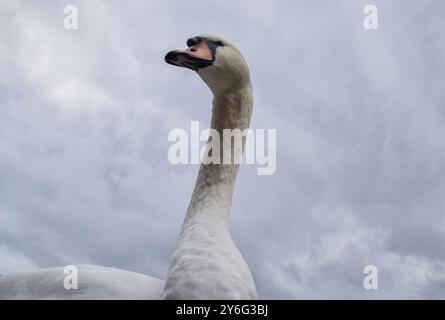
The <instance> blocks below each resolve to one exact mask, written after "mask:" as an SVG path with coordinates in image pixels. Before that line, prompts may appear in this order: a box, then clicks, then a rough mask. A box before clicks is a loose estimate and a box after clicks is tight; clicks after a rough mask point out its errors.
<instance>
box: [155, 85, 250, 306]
mask: <svg viewBox="0 0 445 320" xmlns="http://www.w3.org/2000/svg"><path fill="white" fill-rule="evenodd" d="M252 104H253V102H252V92H251V86H250V84H249V85H247V86H245V87H241V88H240V87H239V89H238V90H235V91H232V92H228V93H226V94H223V95H218V94H214V99H213V110H212V121H211V128H212V129H214V130H216V131H218V133H219V136H220V146H221V147H220V150H222V151H223V152H224V150H223V149H225V148H224V147H223V145H224V144H223V143H222V141H221V140H222V139H223V130H224V129H240V130H244V129H247V128H248V127H249V123H250V116H251V112H252ZM232 151H233V150H230V151H229V152H232ZM220 157H221V158H223V155H221V154H220ZM232 159H233V158H232ZM238 168H239V164H235V163H232V164H215V163H213V164H212V163H210V164H201V167H200V169H199V173H198V178H197V180H196V185H195V189H194V191H193V194H192V199H191V201H190V205H189V208H188V210H187V215H186V217H185V220H184V223H183V224H182V229H181V233H180V235H179V239H178V242H177V244H176V248H175V251H174V252H173V255H172V258H171V261H170V268H169V271H168V274H167V278H166V282H165V288H164V296H163V297H164V299H203V298H205V299H254V298H255V297H256V290H255V283H254V281H253V278H252V275H251V273H250V270H249V267H248V266H247V264H246V262H245V261H244V259H243V257H242V256H241V254H240V253H239V251H238V249H237V248H236V247H235V245H234V244H233V242H232V240H231V237H230V228H229V216H230V207H231V204H232V194H233V189H234V186H235V178H236V174H237V172H238Z"/></svg>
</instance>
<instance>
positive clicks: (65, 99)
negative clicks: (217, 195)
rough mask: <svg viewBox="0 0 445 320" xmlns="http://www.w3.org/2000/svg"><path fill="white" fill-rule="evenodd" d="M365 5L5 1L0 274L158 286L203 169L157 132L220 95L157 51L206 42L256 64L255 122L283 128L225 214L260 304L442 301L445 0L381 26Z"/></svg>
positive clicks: (399, 4)
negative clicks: (176, 159) (263, 171)
mask: <svg viewBox="0 0 445 320" xmlns="http://www.w3.org/2000/svg"><path fill="white" fill-rule="evenodd" d="M67 4H74V5H76V6H77V7H78V10H79V29H78V30H77V31H73V30H71V31H69V30H66V29H64V27H63V19H64V14H63V8H64V6H65V5H67ZM367 4H370V2H369V1H357V0H354V1H352V0H348V1H339V0H337V1H332V0H324V1H322V0H317V1H314V0H311V1H309V0H307V1H290V0H288V1H253V0H252V1H242V2H240V1H234V0H233V1H227V0H224V1H193V0H190V1H179V0H178V1H170V0H164V1H157V2H156V3H155V1H150V2H147V1H142V0H140V1H136V0H133V1H125V2H124V1H117V0H115V1H111V0H108V1H105V0H104V1H99V0H93V1H86V0H85V1H70V2H68V1H38V2H36V1H31V0H29V1H7V0H1V2H0V30H1V33H0V273H3V274H5V273H9V272H16V271H24V270H33V269H37V268H45V267H51V266H59V265H66V264H80V263H89V264H98V265H105V266H111V267H117V268H123V269H127V270H132V271H136V272H141V273H146V274H149V275H153V276H156V277H159V278H164V277H165V274H166V271H167V266H168V261H169V256H170V254H171V252H172V250H173V246H174V243H175V241H176V238H177V235H178V232H179V229H180V226H181V223H182V220H183V216H184V214H185V211H186V208H187V205H188V201H189V198H190V195H191V192H192V189H193V186H194V180H195V176H196V173H197V170H198V166H197V165H182V166H174V165H171V164H170V163H169V161H168V149H169V147H170V146H171V143H169V142H168V140H167V137H168V133H169V131H170V130H172V129H174V128H185V129H187V128H189V126H190V121H191V120H199V121H200V122H201V123H202V124H207V123H208V122H209V117H210V101H211V95H210V92H209V91H208V89H207V88H206V87H205V85H204V84H203V83H202V82H201V80H200V79H199V78H198V77H197V76H196V75H195V74H194V73H193V72H190V71H188V70H185V69H178V68H173V67H172V66H169V65H167V64H165V63H164V62H163V57H164V55H165V53H166V52H167V51H169V50H171V49H174V48H178V47H179V48H181V47H183V46H184V45H185V40H186V39H187V38H188V37H190V36H193V35H196V34H200V33H216V34H220V35H223V36H225V37H226V38H227V39H229V40H231V41H232V42H233V43H235V44H236V45H237V46H238V47H239V48H240V49H241V51H242V52H243V53H244V55H245V57H246V59H247V61H248V63H249V65H250V69H251V73H252V80H253V85H254V90H255V107H254V115H253V119H252V126H253V127H254V128H263V129H267V128H273V129H276V130H277V140H278V141H277V170H276V173H275V174H274V175H272V176H258V175H256V167H255V166H249V165H245V166H242V168H241V170H240V173H239V176H238V181H237V186H236V190H235V196H234V203H233V210H232V233H233V238H234V240H235V242H236V243H237V245H238V247H239V248H240V251H241V252H242V253H243V255H244V256H245V258H246V260H247V261H248V263H249V265H250V267H251V269H252V272H253V274H254V277H255V280H256V285H257V288H258V293H259V297H260V298H272V299H275V298H285V299H306V298H370V299H372V298H445V214H444V213H445V197H444V194H445V141H444V137H445V125H444V124H445V109H444V108H445V105H444V102H445V90H444V87H445V77H444V75H443V71H444V70H445V44H444V39H445V23H444V20H443V17H444V15H445V3H444V2H443V1H439V0H431V1H429V0H425V1H417V0H411V1H402V0H399V1H395V0H394V1H383V0H379V1H378V0H374V1H373V2H372V4H374V5H376V6H377V8H378V10H379V29H378V30H374V31H369V30H365V29H364V28H363V24H362V22H363V17H364V15H363V8H364V7H365V5H367ZM368 264H372V265H375V266H377V268H378V272H379V273H378V276H379V282H378V285H379V289H378V290H365V289H364V288H363V278H364V274H363V268H364V266H365V265H368Z"/></svg>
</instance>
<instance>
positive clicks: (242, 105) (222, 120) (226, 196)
mask: <svg viewBox="0 0 445 320" xmlns="http://www.w3.org/2000/svg"><path fill="white" fill-rule="evenodd" d="M252 105H253V99H252V88H251V85H250V84H248V85H246V86H244V87H241V88H237V89H236V90H233V91H230V92H226V93H224V94H215V95H214V99H213V109H212V119H211V122H210V128H211V129H214V130H216V131H217V132H218V133H219V137H220V143H219V145H220V153H219V154H220V164H213V163H210V164H201V167H200V169H199V173H198V177H197V179H196V184H195V189H194V191H193V194H192V198H191V201H190V205H189V208H188V210H187V216H186V221H185V222H187V220H188V219H189V218H190V217H193V216H195V215H201V216H203V217H204V216H207V217H208V218H216V219H217V220H219V221H221V223H226V224H227V226H228V223H229V217H230V208H231V204H232V195H233V190H234V187H235V179H236V175H237V173H238V169H239V164H236V163H233V162H232V163H230V164H223V155H224V153H226V152H230V153H231V159H232V161H233V159H234V147H235V144H234V143H230V149H229V150H227V148H226V149H225V148H224V143H223V137H224V133H223V130H224V129H230V130H233V129H240V130H241V131H243V130H245V129H247V128H249V124H250V117H251V114H252ZM244 143H245V141H244V140H243V148H244Z"/></svg>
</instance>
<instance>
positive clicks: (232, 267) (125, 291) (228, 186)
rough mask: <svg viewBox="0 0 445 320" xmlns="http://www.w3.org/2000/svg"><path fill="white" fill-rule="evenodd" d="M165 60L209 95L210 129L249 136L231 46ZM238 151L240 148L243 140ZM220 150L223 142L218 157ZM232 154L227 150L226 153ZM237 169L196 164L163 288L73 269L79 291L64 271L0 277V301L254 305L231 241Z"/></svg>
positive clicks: (136, 278)
mask: <svg viewBox="0 0 445 320" xmlns="http://www.w3.org/2000/svg"><path fill="white" fill-rule="evenodd" d="M187 46H188V48H187V49H186V50H174V51H170V52H169V53H167V55H166V56H165V61H166V62H167V63H169V64H173V65H176V66H180V67H185V68H188V69H191V70H194V71H196V72H197V74H198V75H199V76H200V77H201V79H202V80H203V81H204V82H205V83H206V84H207V85H208V87H209V88H210V90H211V91H212V93H213V109H212V119H211V128H213V129H215V130H217V131H218V132H219V133H220V136H221V137H222V136H223V134H222V131H223V129H234V128H239V129H241V130H244V129H247V128H248V127H249V123H250V116H251V113H252V105H253V98H252V89H251V83H250V75H249V69H248V67H247V64H246V62H245V60H244V58H243V56H242V55H241V53H240V52H239V51H238V49H237V48H235V47H234V46H233V45H232V44H231V43H229V42H227V41H226V40H225V39H223V38H220V37H216V36H211V35H201V36H196V37H193V38H191V39H189V40H188V41H187ZM243 144H244V141H243ZM224 148H225V147H224V146H223V144H222V143H221V157H222V152H224V150H223V149H224ZM228 152H231V153H232V154H233V148H231V149H230V150H228ZM238 169H239V165H237V164H201V167H200V170H199V173H198V178H197V180H196V185H195V189H194V191H193V194H192V197H191V201H190V205H189V207H188V210H187V214H186V217H185V220H184V222H183V225H182V229H181V233H180V235H179V239H178V241H177V244H176V248H175V250H174V252H173V255H172V258H171V261H170V265H169V271H168V274H167V279H166V281H165V283H164V281H162V280H159V279H156V278H153V277H150V276H146V275H143V274H138V273H134V272H129V271H125V270H118V269H113V268H105V267H100V266H92V265H78V266H76V267H77V269H78V289H70V290H67V289H65V288H64V279H65V277H66V276H67V275H66V274H65V273H64V268H63V267H57V268H50V269H42V270H38V271H33V272H25V273H18V274H11V275H3V276H2V277H0V299H162V298H164V299H255V298H256V296H257V295H256V289H255V284H254V281H253V278H252V275H251V272H250V270H249V268H248V266H247V264H246V262H245V261H244V259H243V257H242V256H241V254H240V253H239V251H238V249H237V248H236V247H235V245H234V244H233V242H232V240H231V237H230V230H229V225H230V222H229V217H230V207H231V202H232V194H233V189H234V184H235V178H236V174H237V172H238Z"/></svg>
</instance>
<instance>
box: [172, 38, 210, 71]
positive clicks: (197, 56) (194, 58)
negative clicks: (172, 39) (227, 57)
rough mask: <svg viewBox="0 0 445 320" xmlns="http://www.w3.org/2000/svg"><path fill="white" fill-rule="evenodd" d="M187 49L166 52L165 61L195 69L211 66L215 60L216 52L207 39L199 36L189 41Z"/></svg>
mask: <svg viewBox="0 0 445 320" xmlns="http://www.w3.org/2000/svg"><path fill="white" fill-rule="evenodd" d="M187 45H188V48H187V49H185V50H173V51H170V52H169V53H167V54H166V56H165V58H164V60H165V62H167V63H169V64H172V65H174V66H178V67H183V68H188V69H191V70H193V71H198V70H199V69H202V68H205V67H208V66H211V65H212V63H213V61H214V60H215V57H214V52H213V51H212V49H210V48H209V46H208V45H207V43H206V41H204V40H203V39H200V38H198V37H195V38H192V39H189V40H188V41H187Z"/></svg>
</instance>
